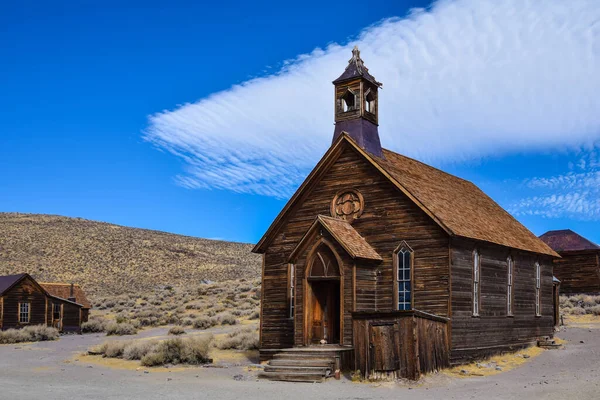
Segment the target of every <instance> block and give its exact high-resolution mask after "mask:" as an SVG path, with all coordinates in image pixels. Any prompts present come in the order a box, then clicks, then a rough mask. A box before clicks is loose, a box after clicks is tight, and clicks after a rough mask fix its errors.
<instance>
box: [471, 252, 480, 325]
mask: <svg viewBox="0 0 600 400" xmlns="http://www.w3.org/2000/svg"><path fill="white" fill-rule="evenodd" d="M480 278H481V257H480V255H479V250H475V251H474V252H473V316H474V317H477V316H479V306H480V300H481V288H480V287H479V280H480Z"/></svg>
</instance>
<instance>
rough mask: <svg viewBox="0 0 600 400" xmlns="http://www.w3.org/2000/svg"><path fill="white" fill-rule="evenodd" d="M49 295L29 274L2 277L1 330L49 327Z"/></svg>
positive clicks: (0, 280)
mask: <svg viewBox="0 0 600 400" xmlns="http://www.w3.org/2000/svg"><path fill="white" fill-rule="evenodd" d="M47 307H48V295H47V293H46V291H45V290H44V288H42V287H41V286H40V285H39V284H38V283H37V282H36V281H35V280H34V279H33V278H32V277H31V276H29V275H28V274H18V275H8V276H0V329H1V330H6V329H19V328H23V327H25V326H29V325H47V323H48V321H47V312H46V310H47Z"/></svg>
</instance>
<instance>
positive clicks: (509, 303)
mask: <svg viewBox="0 0 600 400" xmlns="http://www.w3.org/2000/svg"><path fill="white" fill-rule="evenodd" d="M506 265H507V269H508V281H507V284H506V313H507V314H508V315H513V274H514V261H513V258H512V257H510V256H509V257H508V258H507V259H506Z"/></svg>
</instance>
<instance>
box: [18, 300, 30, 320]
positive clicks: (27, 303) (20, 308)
mask: <svg viewBox="0 0 600 400" xmlns="http://www.w3.org/2000/svg"><path fill="white" fill-rule="evenodd" d="M23 306H27V321H23V319H22V316H23V314H24V312H23V310H22V307H23ZM18 311H19V324H28V323H30V322H31V303H30V302H19V309H18Z"/></svg>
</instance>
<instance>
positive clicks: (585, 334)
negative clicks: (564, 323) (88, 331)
mask: <svg viewBox="0 0 600 400" xmlns="http://www.w3.org/2000/svg"><path fill="white" fill-rule="evenodd" d="M156 334H164V332H163V330H156V331H145V332H144V333H143V336H145V337H147V336H152V335H156ZM559 336H560V337H561V338H563V339H565V340H567V343H566V345H565V348H564V349H562V350H549V351H545V352H544V353H543V354H541V355H540V356H538V357H536V358H533V359H531V360H530V361H529V362H528V363H526V364H525V365H523V366H521V367H519V368H517V369H515V370H512V371H507V372H503V373H500V374H499V375H495V376H489V377H472V378H454V377H452V378H451V377H449V376H448V375H445V374H437V375H434V376H430V377H427V378H426V379H425V380H424V381H422V382H419V383H418V384H412V385H411V386H410V387H409V386H408V385H406V384H402V383H383V384H357V383H352V382H350V381H348V380H346V379H342V380H340V381H333V380H331V381H327V382H326V383H322V384H305V383H295V384H294V383H280V382H267V381H257V380H256V379H255V377H256V372H249V371H248V370H247V368H246V366H244V365H230V366H228V367H227V368H189V369H184V370H179V369H177V370H171V371H170V372H158V371H157V370H153V369H150V370H149V372H148V373H145V372H144V370H143V369H140V370H135V369H131V368H130V369H118V368H109V367H106V366H101V365H98V364H93V363H87V362H86V361H85V358H82V359H81V360H79V361H74V360H76V359H78V354H81V353H82V352H83V351H85V350H86V349H87V348H88V347H89V346H90V345H92V344H95V343H99V342H102V341H103V340H105V339H106V338H105V337H102V336H100V335H84V336H66V337H63V338H61V339H60V340H59V341H56V342H44V343H38V344H32V345H23V346H21V345H4V346H0V399H2V400H4V399H7V400H8V399H10V400H21V399H41V398H44V399H47V400H52V399H57V400H58V399H61V400H63V399H65V398H78V399H141V400H154V399H160V400H164V399H217V400H218V399H263V400H270V399H274V400H275V399H277V400H279V399H282V398H283V399H286V400H288V399H303V400H306V399H310V400H315V399H325V398H326V399H330V400H331V399H348V398H351V399H388V398H389V399H392V398H394V399H398V398H402V397H404V398H410V399H486V400H488V399H521V398H522V399H525V398H526V399H565V398H573V399H577V400H585V399H598V398H600V395H599V393H600V387H599V385H600V329H597V328H596V329H587V328H581V327H578V328H568V329H567V330H566V331H563V332H560V334H559ZM582 342H583V343H582ZM65 361H67V362H65ZM248 363H250V361H246V362H245V364H248ZM167 371H168V370H167ZM234 376H235V377H236V378H237V379H241V380H236V379H234Z"/></svg>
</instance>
